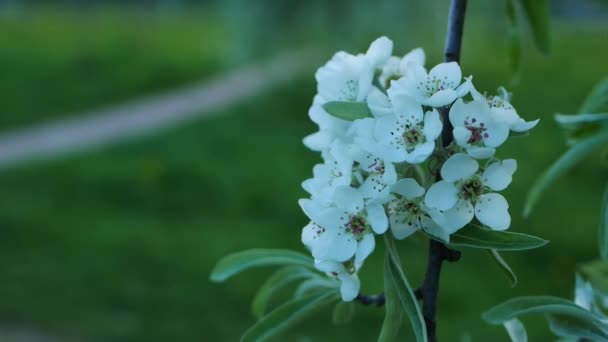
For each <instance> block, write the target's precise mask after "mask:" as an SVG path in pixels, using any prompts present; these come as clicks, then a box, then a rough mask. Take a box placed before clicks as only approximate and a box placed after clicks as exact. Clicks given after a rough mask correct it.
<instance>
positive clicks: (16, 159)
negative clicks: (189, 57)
mask: <svg viewBox="0 0 608 342" xmlns="http://www.w3.org/2000/svg"><path fill="white" fill-rule="evenodd" d="M310 56H311V51H309V50H303V51H295V52H291V53H287V54H283V55H280V56H278V57H276V58H274V59H271V60H269V61H268V62H267V63H265V64H262V65H253V66H248V67H245V68H242V69H238V70H236V71H233V72H228V73H227V74H224V75H222V76H220V77H219V78H216V79H211V80H206V81H204V82H202V83H200V84H195V85H192V86H189V87H187V88H184V89H181V90H177V91H172V92H169V93H165V94H162V95H158V96H153V97H149V98H143V99H140V100H136V101H132V102H128V103H125V104H122V105H118V106H113V107H108V108H104V109H101V110H98V111H93V112H88V113H83V114H80V115H73V116H71V117H70V118H68V119H58V120H55V121H51V122H47V123H42V124H39V125H34V126H33V127H29V128H24V129H18V130H15V131H13V132H8V133H4V134H0V169H2V168H8V167H12V166H16V165H19V164H21V163H24V162H28V161H32V160H40V159H50V158H53V157H58V156H62V155H65V154H68V153H72V152H76V151H81V150H84V149H87V148H94V147H99V146H103V145H107V144H111V143H116V142H120V141H124V140H128V139H131V138H133V137H138V136H142V135H145V134H150V133H152V132H156V131H159V130H161V129H166V128H168V127H173V126H175V125H177V124H181V123H184V122H186V121H188V120H193V119H196V118H199V117H203V116H209V115H212V114H215V113H218V112H219V110H220V109H222V108H225V107H228V106H230V105H231V104H234V103H236V102H239V101H243V100H245V99H247V98H250V97H252V96H255V95H258V94H260V93H263V92H264V91H267V90H268V89H269V88H271V87H273V86H277V85H278V84H281V83H286V82H288V81H290V80H294V79H295V78H296V77H297V76H299V75H301V74H302V73H303V72H304V71H309V70H310V68H311V63H310V60H311V58H310ZM307 57H308V58H307Z"/></svg>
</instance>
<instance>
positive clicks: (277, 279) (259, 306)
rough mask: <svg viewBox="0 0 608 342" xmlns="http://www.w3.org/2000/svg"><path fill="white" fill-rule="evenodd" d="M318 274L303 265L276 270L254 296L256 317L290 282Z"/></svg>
mask: <svg viewBox="0 0 608 342" xmlns="http://www.w3.org/2000/svg"><path fill="white" fill-rule="evenodd" d="M316 275H317V274H316V273H314V272H313V271H311V270H310V269H308V268H304V267H301V266H287V267H284V268H282V269H280V270H278V271H276V272H275V273H274V274H273V275H272V276H270V278H268V280H266V282H265V283H264V285H262V287H260V289H259V290H258V293H257V294H256V295H255V297H254V298H253V303H252V305H251V310H252V311H253V315H254V316H255V317H256V318H260V317H262V316H263V315H264V313H265V312H266V309H267V307H268V302H269V301H270V299H271V298H272V296H273V295H274V294H276V293H277V292H278V291H280V290H281V289H282V288H283V287H285V286H287V285H288V284H289V283H291V282H294V281H296V280H300V279H307V278H311V277H315V276H316Z"/></svg>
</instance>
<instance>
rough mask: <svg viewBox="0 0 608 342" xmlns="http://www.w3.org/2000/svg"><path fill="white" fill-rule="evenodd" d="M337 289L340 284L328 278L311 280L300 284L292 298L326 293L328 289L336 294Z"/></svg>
mask: <svg viewBox="0 0 608 342" xmlns="http://www.w3.org/2000/svg"><path fill="white" fill-rule="evenodd" d="M339 287H340V283H339V282H338V281H337V280H334V279H330V278H327V279H325V278H313V279H309V280H306V281H305V282H303V283H302V284H300V286H298V288H297V289H296V292H295V294H294V295H293V297H294V298H302V297H304V296H306V295H308V294H311V293H320V292H327V291H328V289H332V290H333V291H334V292H336V293H338V288H339Z"/></svg>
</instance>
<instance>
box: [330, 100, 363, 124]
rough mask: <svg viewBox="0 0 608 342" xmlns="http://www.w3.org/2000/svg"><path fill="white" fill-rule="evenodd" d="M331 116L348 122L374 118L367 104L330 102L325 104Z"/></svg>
mask: <svg viewBox="0 0 608 342" xmlns="http://www.w3.org/2000/svg"><path fill="white" fill-rule="evenodd" d="M323 109H325V110H326V111H327V112H328V113H329V114H331V115H332V116H335V117H337V118H339V119H342V120H346V121H354V120H357V119H363V118H369V117H372V112H371V111H370V110H369V107H368V106H367V103H365V102H347V101H330V102H326V103H324V104H323Z"/></svg>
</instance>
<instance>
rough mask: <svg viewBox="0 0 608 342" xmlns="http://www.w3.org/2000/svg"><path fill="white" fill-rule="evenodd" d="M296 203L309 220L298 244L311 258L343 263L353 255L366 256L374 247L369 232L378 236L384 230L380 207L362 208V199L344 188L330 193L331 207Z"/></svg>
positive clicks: (379, 205) (366, 206)
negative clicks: (305, 249) (302, 245)
mask: <svg viewBox="0 0 608 342" xmlns="http://www.w3.org/2000/svg"><path fill="white" fill-rule="evenodd" d="M299 203H300V206H301V207H302V209H303V210H304V213H305V214H306V215H307V216H308V217H309V218H310V220H311V221H312V222H311V223H310V224H308V225H307V226H306V227H304V229H303V231H302V242H303V243H304V244H305V245H306V246H307V247H308V248H309V249H310V251H311V252H312V255H313V257H314V258H315V259H320V260H332V261H337V262H344V261H347V260H349V259H351V258H352V257H353V256H354V257H355V258H356V259H357V258H362V256H365V257H366V256H367V255H369V253H371V251H373V249H374V247H375V240H374V235H373V233H376V234H382V233H384V232H385V231H386V229H387V228H388V218H387V217H386V213H385V212H384V207H382V205H381V204H379V203H368V204H367V205H365V203H364V201H363V196H361V194H360V193H359V192H358V191H357V190H356V189H353V188H351V187H348V186H340V187H337V188H336V189H335V190H334V193H333V198H332V204H333V206H332V207H326V206H323V205H322V204H320V203H318V202H315V201H313V200H309V199H302V200H300V202H299ZM363 259H364V257H363Z"/></svg>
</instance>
